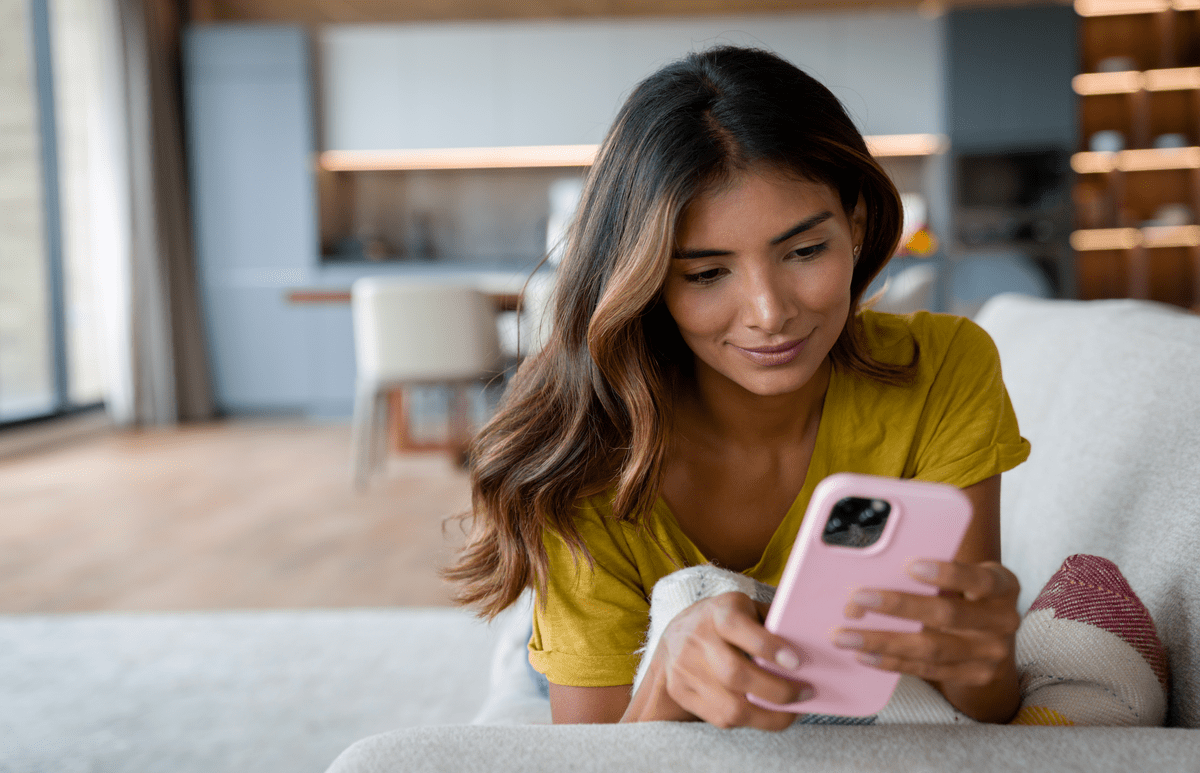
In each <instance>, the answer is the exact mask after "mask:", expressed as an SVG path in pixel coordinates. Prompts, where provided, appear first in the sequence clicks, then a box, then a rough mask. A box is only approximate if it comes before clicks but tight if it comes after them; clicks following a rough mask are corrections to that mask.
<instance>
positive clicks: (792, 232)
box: [675, 212, 833, 260]
mask: <svg viewBox="0 0 1200 773" xmlns="http://www.w3.org/2000/svg"><path fill="white" fill-rule="evenodd" d="M831 217H833V213H832V212H820V213H818V214H815V215H813V216H812V217H807V218H805V219H803V220H801V221H800V222H799V223H796V224H795V225H794V226H792V227H791V228H789V229H788V230H786V231H784V232H783V233H781V234H779V236H776V237H775V238H774V239H772V240H771V244H773V245H774V244H780V243H782V242H786V241H787V240H788V239H791V238H792V237H793V236H797V235H799V234H802V233H804V232H805V231H808V230H810V229H813V228H816V227H817V226H819V225H820V224H821V223H824V222H825V221H826V220H829V219H830V218H831ZM731 254H733V253H732V252H730V251H729V250H678V251H677V252H676V253H675V257H676V258H678V259H680V260H695V259H696V258H713V257H718V256H721V255H731Z"/></svg>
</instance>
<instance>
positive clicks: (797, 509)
mask: <svg viewBox="0 0 1200 773" xmlns="http://www.w3.org/2000/svg"><path fill="white" fill-rule="evenodd" d="M839 380H840V377H839V371H838V368H837V367H836V366H831V367H830V370H829V383H828V384H827V385H826V387H825V398H824V400H823V402H822V403H821V418H820V419H819V420H818V423H817V439H816V442H814V443H813V452H812V456H811V457H810V458H809V460H808V470H807V471H806V472H805V474H804V483H803V485H801V486H800V491H798V492H797V493H796V497H795V499H793V500H792V504H791V505H790V506H789V507H788V510H787V513H785V514H784V516H783V520H781V521H780V522H779V525H778V526H777V527H775V532H774V533H773V534H771V539H769V540H768V541H767V546H766V547H765V548H764V549H763V552H762V555H760V556H759V557H758V561H757V562H755V564H754V565H753V566H751V567H749V568H747V569H743V570H741V573H742V574H744V575H746V576H747V577H753V578H754V579H758V580H761V579H762V575H763V574H764V570H765V569H767V567H768V566H769V564H770V563H771V561H769V559H772V558H774V557H775V556H776V555H779V556H780V562H779V563H780V571H782V564H783V561H784V560H786V558H787V556H788V555H789V554H790V553H791V549H792V543H794V542H795V540H796V534H798V533H799V531H800V522H801V521H802V520H803V519H804V511H805V510H807V509H808V501H809V500H810V499H811V498H812V492H813V489H815V488H816V486H817V483H819V482H820V481H821V480H823V479H824V478H825V476H826V475H827V470H828V467H829V454H828V453H827V452H826V450H825V449H826V447H827V446H828V444H829V442H830V441H829V433H830V432H832V431H833V430H832V429H831V428H830V427H829V422H828V421H827V418H828V417H829V416H830V415H831V414H833V413H834V411H833V410H832V409H831V405H830V404H831V402H833V401H834V400H836V399H837V395H838V393H839V392H840V391H841V390H840V389H835V388H834V385H835V383H836V382H838V381H839ZM655 509H656V510H658V512H659V513H660V514H661V515H662V517H663V521H664V523H665V525H666V526H667V528H669V529H670V530H671V531H672V532H674V534H675V537H676V538H677V539H679V540H680V541H681V542H682V543H683V545H684V546H686V547H688V548H690V549H691V551H692V552H694V553H695V554H696V555H697V556H700V558H701V559H703V561H704V562H706V563H708V562H711V560H712V559H710V558H709V557H708V556H706V555H704V552H703V551H702V550H700V548H699V547H698V546H697V545H696V543H694V542H692V539H691V537H689V536H688V535H687V533H686V532H684V530H683V527H681V526H680V525H679V521H678V520H677V519H676V518H675V513H674V512H673V511H672V510H671V507H670V505H668V504H667V501H666V500H665V499H663V498H662V495H661V494H659V496H658V498H657V500H656V501H655ZM781 551H782V552H781ZM765 574H770V572H765Z"/></svg>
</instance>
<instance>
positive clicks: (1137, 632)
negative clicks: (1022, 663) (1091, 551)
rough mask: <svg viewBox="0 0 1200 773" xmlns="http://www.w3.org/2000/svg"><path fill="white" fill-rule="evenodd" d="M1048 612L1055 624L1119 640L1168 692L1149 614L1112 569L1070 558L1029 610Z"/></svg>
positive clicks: (1100, 561) (1095, 559)
mask: <svg viewBox="0 0 1200 773" xmlns="http://www.w3.org/2000/svg"><path fill="white" fill-rule="evenodd" d="M1039 609H1050V610H1052V611H1053V612H1054V616H1055V617H1056V618H1059V619H1066V620H1075V621H1077V622H1080V623H1086V624H1088V625H1094V626H1096V627H1098V628H1103V629H1104V630H1106V631H1108V632H1109V633H1112V634H1114V635H1116V636H1119V637H1121V638H1122V639H1123V640H1125V642H1126V643H1127V644H1129V646H1131V647H1133V648H1134V649H1135V650H1136V651H1137V653H1138V654H1139V655H1141V656H1142V658H1143V659H1144V660H1145V661H1146V663H1147V664H1149V666H1150V668H1151V669H1152V670H1153V671H1154V675H1155V676H1156V677H1158V682H1159V684H1161V685H1162V688H1163V690H1164V691H1165V690H1167V689H1168V683H1169V678H1168V673H1167V652H1166V649H1165V648H1164V647H1163V645H1162V642H1161V640H1160V639H1159V638H1158V631H1157V630H1156V629H1155V628H1154V621H1153V620H1152V619H1150V613H1149V612H1147V611H1146V607H1145V606H1143V605H1142V602H1141V601H1140V600H1139V599H1138V597H1137V594H1135V593H1134V592H1133V588H1131V587H1130V586H1129V583H1128V582H1127V581H1126V580H1125V577H1124V576H1123V575H1122V574H1121V570H1120V569H1118V568H1117V565H1116V564H1114V563H1113V562H1112V561H1109V560H1108V559H1107V558H1101V557H1100V556H1091V555H1084V554H1079V555H1074V556H1070V557H1069V558H1067V560H1066V561H1063V564H1062V566H1061V567H1060V568H1059V570H1058V571H1057V572H1055V573H1054V576H1053V577H1051V578H1050V581H1049V582H1047V583H1046V587H1045V588H1043V589H1042V592H1041V593H1040V594H1038V597H1037V599H1036V600H1035V601H1034V602H1033V604H1032V605H1030V607H1029V611H1030V612H1036V611H1037V610H1039Z"/></svg>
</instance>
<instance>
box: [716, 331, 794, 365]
mask: <svg viewBox="0 0 1200 773" xmlns="http://www.w3.org/2000/svg"><path fill="white" fill-rule="evenodd" d="M806 343H808V339H807V338H802V339H800V340H799V341H790V342H788V343H783V344H778V345H776V346H761V347H757V348H754V349H747V348H745V347H742V346H737V345H736V344H734V345H733V346H734V348H735V349H737V350H738V351H740V352H741V353H742V354H744V355H746V357H747V358H749V359H750V361H751V362H754V363H755V364H757V365H763V366H768V367H769V366H777V365H787V364H788V363H789V362H791V361H792V360H794V359H796V358H797V357H799V356H800V352H802V351H804V345H805V344H806Z"/></svg>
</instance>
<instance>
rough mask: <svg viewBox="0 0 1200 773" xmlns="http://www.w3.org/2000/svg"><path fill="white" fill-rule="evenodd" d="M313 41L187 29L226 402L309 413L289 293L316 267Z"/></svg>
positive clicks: (227, 406) (207, 269) (196, 212)
mask: <svg viewBox="0 0 1200 773" xmlns="http://www.w3.org/2000/svg"><path fill="white" fill-rule="evenodd" d="M309 64H310V57H309V44H308V38H307V35H306V34H305V32H304V31H303V30H301V29H298V28H293V27H283V26H272V25H232V26H227V27H193V28H190V29H188V30H186V33H185V37H184V47H183V70H184V84H185V103H186V119H187V140H188V152H189V171H190V182H191V195H192V202H193V207H192V209H193V233H194V237H195V247H196V260H197V271H198V274H199V277H200V284H201V300H202V303H203V307H204V317H205V323H206V332H207V337H208V345H209V350H210V354H211V359H212V362H213V370H214V375H215V385H216V399H217V404H218V407H219V408H220V409H221V410H222V411H224V412H226V413H233V414H237V413H257V412H264V411H265V412H280V411H286V412H303V411H305V409H306V407H307V405H308V403H309V400H310V384H311V380H310V377H309V371H308V363H309V359H310V353H309V351H308V349H309V341H308V338H307V336H306V334H305V333H306V331H305V318H304V311H303V310H300V309H296V308H294V307H290V306H289V305H288V304H286V302H285V301H284V298H283V295H282V289H283V288H284V287H286V286H288V285H295V284H303V283H305V282H307V281H309V277H310V274H311V272H312V270H313V268H314V267H315V266H316V263H317V245H316V241H317V224H316V217H315V212H316V199H315V192H314V186H313V181H312V171H311V168H312V157H313V152H314V150H315V143H314V138H313V120H312V97H311V87H310V76H309V72H310V67H309Z"/></svg>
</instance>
